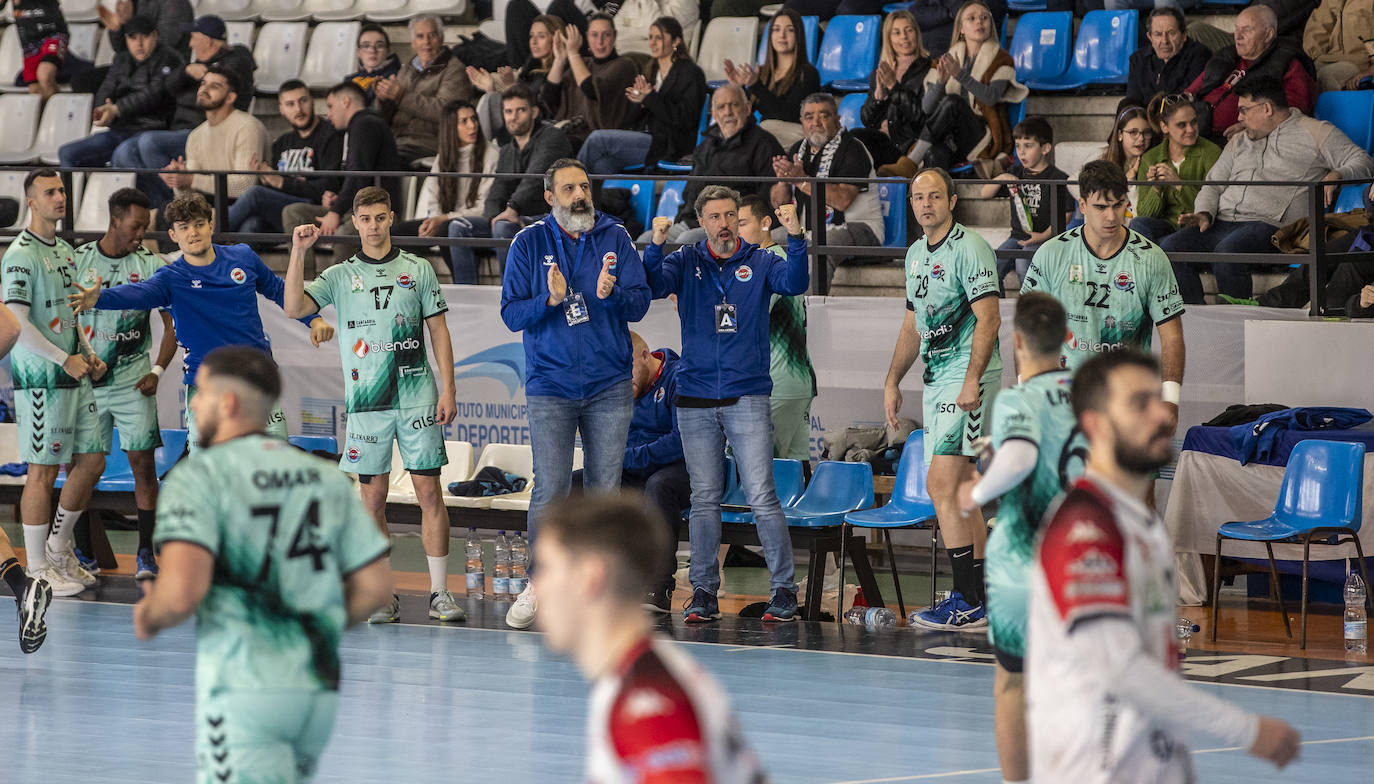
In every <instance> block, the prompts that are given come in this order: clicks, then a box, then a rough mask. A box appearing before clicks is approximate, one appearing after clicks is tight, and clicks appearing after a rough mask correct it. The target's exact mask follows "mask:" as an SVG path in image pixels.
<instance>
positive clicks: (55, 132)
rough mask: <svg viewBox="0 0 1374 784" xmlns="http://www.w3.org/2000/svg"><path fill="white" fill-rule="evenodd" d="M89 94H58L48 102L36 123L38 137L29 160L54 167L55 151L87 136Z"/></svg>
mask: <svg viewBox="0 0 1374 784" xmlns="http://www.w3.org/2000/svg"><path fill="white" fill-rule="evenodd" d="M94 100H95V96H94V95H91V94H90V93H58V94H57V95H54V96H53V97H52V98H49V99H48V105H47V106H45V107H43V116H42V118H41V119H39V121H38V134H37V135H36V136H35V137H34V140H33V147H32V148H30V149H29V159H30V160H36V161H41V162H43V163H46V164H48V165H49V166H56V165H57V163H58V160H57V150H58V148H59V147H61V146H62V145H64V144H66V143H67V142H70V141H75V140H77V139H82V138H85V137H86V136H87V135H88V134H90V132H91V102H92V101H94Z"/></svg>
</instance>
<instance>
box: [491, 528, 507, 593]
mask: <svg viewBox="0 0 1374 784" xmlns="http://www.w3.org/2000/svg"><path fill="white" fill-rule="evenodd" d="M491 595H492V597H493V598H495V599H508V598H510V544H509V543H508V542H507V541H506V532H505V531H499V532H498V533H497V534H496V556H495V557H494V558H493V559H492V562H491Z"/></svg>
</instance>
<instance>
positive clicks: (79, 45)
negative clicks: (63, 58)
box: [67, 24, 108, 61]
mask: <svg viewBox="0 0 1374 784" xmlns="http://www.w3.org/2000/svg"><path fill="white" fill-rule="evenodd" d="M102 32H104V30H103V29H102V28H101V27H100V25H98V24H72V25H67V51H69V52H71V53H72V54H74V55H76V56H77V57H80V58H81V59H82V60H92V61H93V60H95V41H96V37H97V36H99V35H100V34H101V33H102ZM107 37H108V36H107Z"/></svg>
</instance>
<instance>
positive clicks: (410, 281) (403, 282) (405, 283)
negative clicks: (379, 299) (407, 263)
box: [396, 274, 415, 289]
mask: <svg viewBox="0 0 1374 784" xmlns="http://www.w3.org/2000/svg"><path fill="white" fill-rule="evenodd" d="M396 285H397V286H400V287H401V288H403V289H411V288H415V279H414V278H412V277H410V276H409V275H405V274H401V275H397V276H396Z"/></svg>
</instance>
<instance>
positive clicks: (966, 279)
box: [906, 223, 1002, 384]
mask: <svg viewBox="0 0 1374 784" xmlns="http://www.w3.org/2000/svg"><path fill="white" fill-rule="evenodd" d="M996 296H997V256H996V255H995V254H994V253H993V251H992V246H990V245H988V243H987V240H985V239H983V238H982V237H981V236H979V235H978V234H976V233H974V232H971V231H969V230H968V229H966V228H964V227H963V226H962V225H960V224H958V223H956V224H954V226H953V227H952V228H950V230H949V234H947V235H945V238H944V239H943V240H941V241H940V243H939V244H938V245H936V246H935V247H934V248H931V247H929V245H928V244H927V243H926V240H925V239H919V240H916V242H915V243H914V244H913V245H912V246H911V248H910V249H909V250H907V252H906V307H907V310H910V311H912V313H914V314H915V316H916V331H917V332H918V333H919V334H920V336H921V361H922V362H923V363H925V368H926V370H925V376H924V380H925V383H927V384H930V383H937V382H943V383H948V382H951V381H954V380H958V379H962V378H963V377H964V374H965V373H966V372H967V371H968V361H969V356H970V355H971V354H972V353H973V329H974V327H975V326H976V325H977V323H978V319H977V318H975V317H974V315H973V303H974V302H976V301H978V300H980V299H982V298H984V297H996ZM994 371H995V372H996V373H1001V371H1002V356H1001V353H1000V352H999V351H998V348H997V344H996V343H994V344H993V348H992V357H991V359H989V360H988V367H987V374H992V373H994Z"/></svg>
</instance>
